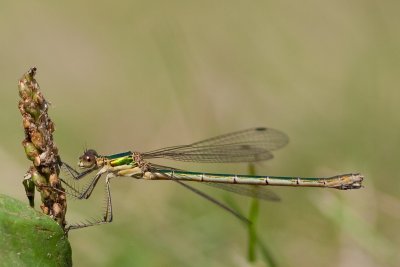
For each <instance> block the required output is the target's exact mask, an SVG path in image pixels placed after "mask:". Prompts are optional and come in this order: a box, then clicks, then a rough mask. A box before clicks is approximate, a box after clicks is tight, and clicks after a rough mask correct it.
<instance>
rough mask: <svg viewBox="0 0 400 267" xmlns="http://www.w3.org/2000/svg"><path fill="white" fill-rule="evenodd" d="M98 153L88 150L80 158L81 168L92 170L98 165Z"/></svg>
mask: <svg viewBox="0 0 400 267" xmlns="http://www.w3.org/2000/svg"><path fill="white" fill-rule="evenodd" d="M96 156H97V153H96V151H94V150H87V151H85V153H84V154H83V155H82V156H81V157H79V163H78V164H79V167H81V168H92V167H93V166H94V165H95V164H96Z"/></svg>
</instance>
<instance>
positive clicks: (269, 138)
mask: <svg viewBox="0 0 400 267" xmlns="http://www.w3.org/2000/svg"><path fill="white" fill-rule="evenodd" d="M288 140H289V139H288V137H287V136H286V134H284V133H282V132H281V131H278V130H275V129H271V128H252V129H247V130H243V131H238V132H233V133H229V134H225V135H220V136H217V137H214V138H210V139H206V140H203V141H200V142H196V143H193V144H190V145H181V146H172V147H166V148H162V149H158V150H153V151H150V152H146V153H140V152H132V151H128V152H123V153H118V154H114V155H108V156H102V155H99V154H97V152H96V151H95V150H93V149H89V150H86V151H85V152H84V154H83V155H82V156H81V157H80V158H79V167H80V168H82V169H84V171H83V172H81V173H79V172H77V171H75V170H74V169H73V168H72V167H70V166H69V165H68V164H66V163H61V165H62V166H64V167H65V168H66V169H67V171H68V172H69V173H70V174H71V175H72V176H73V177H74V178H75V179H77V180H79V179H81V178H83V177H85V176H87V175H88V174H90V173H93V172H95V171H97V173H96V174H95V176H94V177H93V178H92V180H91V181H90V183H89V184H88V185H87V186H86V187H85V188H84V190H83V191H81V192H80V191H78V190H75V189H74V190H75V194H76V197H77V198H79V199H87V198H89V197H90V195H91V194H92V192H93V190H94V188H95V186H96V184H97V182H98V181H99V179H100V178H101V177H102V176H103V175H105V180H106V192H107V195H106V198H107V201H106V208H105V211H104V215H103V218H102V219H101V220H98V221H94V222H88V223H84V224H79V225H71V226H70V228H69V229H76V228H82V227H87V226H91V225H96V224H102V223H108V222H111V221H112V205H111V192H110V179H111V178H114V177H123V176H125V177H133V178H136V179H145V180H171V181H175V182H177V183H179V184H181V185H182V186H184V187H186V188H188V189H190V190H191V191H193V192H195V193H197V194H198V195H200V196H202V197H204V198H206V199H208V200H210V201H212V202H214V203H215V204H217V205H219V206H221V207H222V208H224V209H226V210H228V211H229V212H231V213H232V214H234V215H235V216H237V217H238V218H239V219H241V220H244V221H246V220H247V219H246V218H244V217H243V216H242V215H240V214H239V213H237V212H235V211H234V210H232V209H231V208H229V207H228V206H226V205H224V204H222V203H221V202H219V201H217V200H215V199H214V198H212V197H210V196H208V195H206V194H205V193H203V192H201V191H199V190H198V189H196V188H194V187H192V186H190V185H188V184H186V183H185V182H188V181H193V182H201V183H206V184H208V185H212V186H215V187H218V188H221V189H224V190H227V191H231V192H234V193H238V194H242V195H247V196H251V197H257V198H261V199H267V200H277V199H278V198H277V196H276V195H274V194H273V193H272V192H270V191H266V190H263V188H262V187H263V186H294V187H326V188H336V189H341V190H346V189H358V188H361V183H362V180H363V176H362V175H360V174H359V173H355V174H343V175H336V176H333V177H328V178H304V177H303V178H302V177H281V176H265V175H263V176H250V175H236V174H220V173H202V172H191V171H184V170H180V169H176V168H172V167H167V166H162V165H158V164H154V163H150V162H148V161H147V160H148V159H152V158H165V159H172V160H177V161H187V162H198V163H235V162H256V161H262V160H268V159H271V158H272V157H273V155H272V154H271V151H274V150H276V149H279V148H281V147H283V146H285V145H286V144H287V143H288ZM71 188H72V189H73V187H71Z"/></svg>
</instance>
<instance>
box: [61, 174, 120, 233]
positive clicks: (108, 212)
mask: <svg viewBox="0 0 400 267" xmlns="http://www.w3.org/2000/svg"><path fill="white" fill-rule="evenodd" d="M112 177H113V176H112V174H108V175H107V177H106V187H105V188H106V207H105V209H104V213H103V217H102V219H101V220H97V221H87V222H85V223H80V224H71V225H69V226H67V227H66V228H65V232H66V233H68V231H70V230H74V229H80V228H85V227H90V226H94V225H99V224H105V223H110V222H112V220H113V211H112V202H111V190H110V179H111V178H112Z"/></svg>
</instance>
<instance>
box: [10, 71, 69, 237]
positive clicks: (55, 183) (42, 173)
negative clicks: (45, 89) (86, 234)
mask: <svg viewBox="0 0 400 267" xmlns="http://www.w3.org/2000/svg"><path fill="white" fill-rule="evenodd" d="M35 74H36V68H35V67H33V68H31V69H30V70H29V71H28V72H27V73H25V74H24V75H23V76H22V78H21V79H20V80H19V82H18V87H19V95H20V97H21V100H20V101H19V104H18V108H19V110H20V112H21V115H22V124H23V127H24V132H25V139H24V140H23V141H22V145H23V147H24V149H25V153H26V156H27V157H28V159H29V160H31V161H32V162H33V166H31V167H30V168H29V170H28V172H27V173H26V175H25V179H24V181H23V185H24V187H25V192H26V195H27V197H28V199H29V204H30V205H31V206H32V207H33V206H34V197H35V188H36V190H37V191H38V192H40V195H41V200H42V203H41V205H40V208H41V209H42V211H43V213H44V214H46V215H49V216H50V217H51V218H53V219H54V220H55V221H57V223H58V224H59V225H60V226H61V227H62V228H63V229H64V228H65V225H66V222H65V214H66V211H67V202H66V197H65V190H64V188H63V187H62V185H61V183H60V179H59V178H58V175H59V173H60V168H59V162H60V157H59V156H58V150H57V147H56V145H55V144H54V142H53V132H54V130H55V128H54V123H53V122H52V121H51V119H50V117H49V115H48V112H47V111H48V108H49V103H48V102H47V101H46V100H45V98H44V96H43V94H42V93H41V91H40V88H39V84H38V83H37V81H36V80H35V78H34V76H35Z"/></svg>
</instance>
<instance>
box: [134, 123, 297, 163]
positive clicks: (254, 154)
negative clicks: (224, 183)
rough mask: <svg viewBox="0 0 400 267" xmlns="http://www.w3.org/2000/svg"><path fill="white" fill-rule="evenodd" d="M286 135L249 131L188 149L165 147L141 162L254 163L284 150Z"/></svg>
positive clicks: (211, 139) (145, 157) (205, 142)
mask: <svg viewBox="0 0 400 267" xmlns="http://www.w3.org/2000/svg"><path fill="white" fill-rule="evenodd" d="M288 141H289V138H288V137H287V135H286V134H284V133H283V132H281V131H278V130H275V129H271V128H252V129H247V130H243V131H238V132H233V133H229V134H225V135H220V136H216V137H213V138H210V139H206V140H203V141H200V142H196V143H193V144H190V145H183V146H173V147H166V148H162V149H158V150H154V151H150V152H147V153H143V154H142V156H143V158H144V159H149V158H167V159H172V160H178V161H190V162H208V163H213V162H216V163H228V162H255V161H262V160H268V159H271V158H273V155H272V154H271V153H270V151H273V150H276V149H279V148H281V147H283V146H285V145H286V144H287V143H288Z"/></svg>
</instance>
